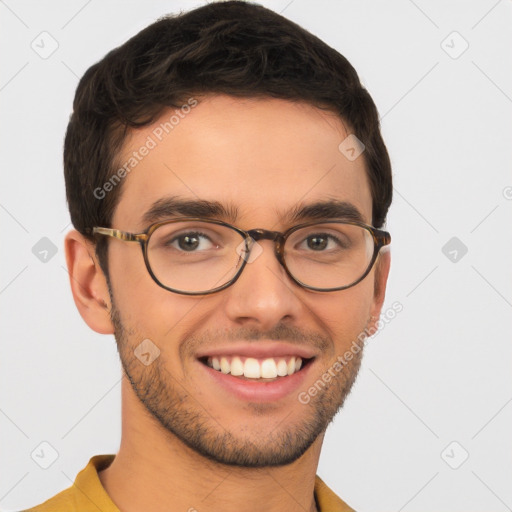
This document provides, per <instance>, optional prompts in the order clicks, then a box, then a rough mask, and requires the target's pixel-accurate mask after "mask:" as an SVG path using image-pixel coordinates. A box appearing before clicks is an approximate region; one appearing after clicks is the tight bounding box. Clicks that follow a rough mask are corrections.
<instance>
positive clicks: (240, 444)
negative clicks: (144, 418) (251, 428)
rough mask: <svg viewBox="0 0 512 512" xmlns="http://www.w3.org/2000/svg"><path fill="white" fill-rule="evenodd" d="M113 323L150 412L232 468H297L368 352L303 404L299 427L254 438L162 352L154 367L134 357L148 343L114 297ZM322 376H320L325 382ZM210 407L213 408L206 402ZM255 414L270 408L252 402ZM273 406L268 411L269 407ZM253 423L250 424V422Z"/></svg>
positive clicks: (197, 449) (133, 380)
mask: <svg viewBox="0 0 512 512" xmlns="http://www.w3.org/2000/svg"><path fill="white" fill-rule="evenodd" d="M111 304H112V309H111V319H112V323H113V325H114V328H115V338H116V342H117V347H118V352H119V356H120V359H121V364H122V366H123V369H124V372H125V374H126V377H127V378H128V380H129V382H130V384H131V387H132V389H133V391H134V393H135V394H136V396H137V397H138V398H139V400H140V401H141V403H142V404H143V406H144V407H145V409H146V410H147V411H148V412H149V413H150V414H151V416H152V417H153V418H154V419H155V420H156V421H157V422H158V423H159V424H160V425H161V427H163V428H164V429H165V430H166V431H167V433H168V434H169V435H171V436H173V437H175V438H177V439H179V440H180V441H181V442H182V443H184V444H185V445H187V446H188V447H189V448H191V449H192V450H194V451H195V452H196V453H198V454H200V455H202V456H203V457H206V458H207V459H209V460H211V461H214V462H216V463H220V464H223V465H228V466H238V467H246V468H263V467H270V466H283V465H287V464H291V463H292V462H294V461H295V460H297V459H298V458H299V457H301V456H302V455H303V454H304V453H305V452H306V451H307V450H308V448H309V447H310V446H311V445H312V444H313V442H314V441H315V440H316V439H317V437H318V436H319V435H320V434H321V433H322V432H324V431H325V430H326V428H327V426H328V425H329V423H330V422H331V421H332V420H333V418H334V416H335V415H336V414H337V412H338V411H339V410H340V409H341V407H342V406H343V403H344V402H345V399H346V397H347V396H348V395H349V393H350V390H351V389H352V386H353V384H354V382H355V380H356V377H357V374H358V371H359V368H360V365H361V360H362V354H363V350H362V347H361V350H360V351H359V352H358V354H355V355H354V357H353V359H352V360H351V361H350V362H348V363H347V364H346V365H344V366H343V370H342V371H340V372H339V373H338V374H337V375H336V377H335V378H333V379H331V380H330V381H329V382H328V383H323V384H324V385H323V386H322V388H321V390H320V391H319V392H318V393H317V394H316V395H315V396H312V397H311V399H310V401H309V403H307V404H302V405H301V406H302V407H303V410H304V413H303V415H302V417H301V418H300V419H299V420H296V421H295V422H294V423H293V424H292V423H290V422H287V421H286V413H285V412H284V414H283V419H282V421H281V422H280V423H279V424H278V426H277V427H274V428H273V429H272V430H271V431H269V432H265V433H264V434H262V433H261V432H251V433H249V434H248V435H244V434H241V433H239V432H232V431H229V430H228V429H226V428H224V427H223V425H221V424H220V423H219V421H217V420H216V419H213V417H212V416H211V415H210V414H209V413H208V412H207V411H208V409H209V408H208V407H204V406H203V405H202V404H200V403H198V400H197V399H196V398H195V397H193V396H192V395H191V394H190V393H189V391H188V390H187V389H186V385H184V384H183V383H180V382H178V380H177V379H176V378H175V377H174V376H173V375H171V373H170V372H169V371H168V369H167V368H166V366H165V357H164V356H163V355H162V354H161V355H160V356H159V357H158V358H156V359H155V360H154V361H153V362H152V363H151V364H150V365H148V366H145V365H144V364H142V363H141V362H140V361H139V360H138V359H137V358H136V357H135V354H134V350H135V348H136V347H137V345H138V344H139V343H140V342H141V340H142V339H144V338H145V337H144V336H140V335H138V333H137V332H136V330H134V329H130V328H127V327H125V326H124V325H123V323H122V321H121V316H120V313H119V311H118V310H117V308H116V307H115V303H114V300H113V297H112V294H111ZM320 377H321V375H319V378H320ZM204 405H207V404H204ZM247 405H248V407H249V408H250V409H251V411H252V413H253V414H257V415H259V416H261V415H264V414H265V413H266V411H267V412H268V410H269V408H272V405H271V404H270V405H269V404H257V403H251V404H247ZM267 406H268V407H267ZM247 424H248V425H250V419H248V421H247Z"/></svg>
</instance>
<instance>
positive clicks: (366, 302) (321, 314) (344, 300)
mask: <svg viewBox="0 0 512 512" xmlns="http://www.w3.org/2000/svg"><path fill="white" fill-rule="evenodd" d="M369 278H370V276H368V277H367V278H366V279H364V280H363V281H362V282H361V283H359V284H357V285H356V286H354V287H352V288H348V289H346V290H341V291H339V292H332V293H325V294H318V295H316V296H312V297H311V299H310V301H309V304H308V305H309V308H310V311H313V312H314V314H315V315H316V317H317V321H318V322H320V323H321V325H322V326H323V328H324V329H326V330H327V331H328V332H329V334H330V336H331V337H332V339H333V341H334V344H335V346H336V351H337V352H339V351H340V350H341V349H342V348H343V347H346V346H349V345H350V344H351V342H352V341H353V340H355V339H357V337H358V336H359V334H360V333H361V332H363V331H364V329H365V327H366V325H367V322H368V319H369V316H370V310H371V305H372V299H373V280H371V279H369Z"/></svg>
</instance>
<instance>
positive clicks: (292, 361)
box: [199, 356, 314, 382]
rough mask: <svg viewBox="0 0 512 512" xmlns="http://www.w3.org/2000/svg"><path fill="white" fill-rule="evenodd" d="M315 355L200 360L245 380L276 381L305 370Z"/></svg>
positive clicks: (207, 358)
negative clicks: (305, 356)
mask: <svg viewBox="0 0 512 512" xmlns="http://www.w3.org/2000/svg"><path fill="white" fill-rule="evenodd" d="M313 359H314V357H311V358H309V359H305V358H301V357H299V356H284V357H283V356H279V357H267V358H254V357H243V356H222V357H201V358H199V361H200V362H201V363H203V364H204V365H206V366H208V367H210V368H213V369H214V370H217V371H219V372H221V373H224V374H226V375H232V376H233V377H238V378H240V379H245V380H253V381H255V380H256V381H262V382H266V381H274V380H277V379H282V378H284V377H289V376H290V375H293V374H294V373H298V372H300V371H301V370H303V369H304V368H305V367H306V366H307V365H308V364H310V363H311V361H312V360H313Z"/></svg>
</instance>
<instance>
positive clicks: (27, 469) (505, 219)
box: [0, 0, 512, 512]
mask: <svg viewBox="0 0 512 512" xmlns="http://www.w3.org/2000/svg"><path fill="white" fill-rule="evenodd" d="M261 3H263V4H264V5H266V6H269V7H271V8H272V9H274V10H275V11H277V12H282V13H283V15H285V16H287V17H288V18H290V19H292V20H293V21H296V22H297V23H299V24H300V25H302V26H303V27H305V28H307V29H308V30H310V31H311V32H313V33H314V34H316V35H318V36H319V37H320V38H322V39H324V40H325V41H326V42H327V43H328V44H330V45H331V46H333V47H334V48H336V49H337V50H338V51H340V53H342V54H343V55H345V56H346V57H347V58H348V59H349V60H350V62H351V63H352V64H353V65H354V67H355V68H356V69H357V71H358V72H359V74H360V76H361V79H362V81H363V83H364V84H365V85H366V87H367V88H368V90H369V91H370V94H371V95H372V96H373V98H374V100H375V102H376V104H377V106H378V109H379V112H380V114H381V118H382V130H383V135H384V138H385V141H386V144H387V146H388V149H389V152H390V154H391V158H392V163H393V172H394V186H395V196H394V202H393V205H392V207H391V210H390V213H389V218H388V225H387V227H388V229H389V231H390V232H391V233H392V237H393V242H392V271H391V274H390V277H389V285H388V295H387V300H386V305H385V307H384V309H386V308H388V307H390V306H391V304H392V303H393V302H395V301H399V302H400V303H401V304H402V305H403V311H402V312H401V313H399V314H398V315H397V316H396V318H394V319H393V320H392V321H391V322H390V323H389V324H387V325H386V327H385V328H384V329H383V330H382V331H381V332H380V333H379V334H377V336H376V337H375V338H374V339H372V340H371V341H370V342H369V343H368V345H367V349H366V355H365V358H364V362H363V368H362V370H361V373H360V376H359V378H358V380H357V382H356V384H355V386H354V388H353V391H352V394H351V395H350V397H349V398H348V400H347V402H346V405H345V407H344V409H343V410H342V411H341V413H340V414H339V415H338V416H337V417H336V420H335V422H334V424H333V425H331V426H330V427H329V429H328V433H327V436H326V440H325V444H324V449H323V454H322V457H321V460H320V466H319V469H318V474H319V475H320V476H321V477H322V478H323V479H324V480H325V481H326V483H327V484H328V485H329V486H330V487H331V488H332V489H333V490H334V491H335V492H336V493H338V494H339V495H340V496H341V497H342V498H343V499H344V500H345V501H347V502H348V503H349V504H350V505H351V506H352V507H354V508H355V509H357V510H358V511H368V512H370V511H379V512H382V511H397V512H398V511H407V512H413V511H424V510H437V511H465V512H471V511H485V512H491V511H496V512H501V511H506V510H512V485H511V482H512V459H511V453H512V450H511V449H512V440H511V435H510V434H511V432H512V428H511V427H512V403H511V402H512V386H511V383H512V372H511V353H512V347H511V343H510V341H511V338H510V334H511V333H510V331H511V310H512V291H511V286H510V285H511V283H512V265H511V262H512V243H511V234H510V233H511V229H510V220H511V216H510V213H511V209H512V201H511V198H512V176H511V174H510V166H511V161H512V158H511V157H512V154H511V153H512V57H511V50H512V30H511V27H512V2H511V1H509V0H501V1H496V0H485V1H483V0H482V1H472V2H467V1H462V0H461V1H453V0H452V1H441V0H436V1H430V2H427V1H426V0H416V1H415V2H413V1H412V0H391V1H387V2H380V1H377V0H372V1H368V2H357V1H355V0H351V1H349V0H347V1H340V2H334V1H323V2H320V1H315V2H307V1H306V0H292V1H291V2H290V1H289V0H283V1H275V2H271V1H265V2H261ZM199 4H200V3H199V2H184V1H181V2H177V1H166V2H163V1H148V2H133V1H132V2H127V1H124V2H121V1H99V0H92V1H91V0H90V1H88V2H87V1H86V0H73V1H69V0H68V1H60V2H57V1H53V2H36V1H32V2H26V1H15V0H5V1H1V2H0V23H1V28H0V43H1V50H0V51H1V65H0V102H1V104H0V108H1V124H0V130H1V132H0V144H1V153H0V158H1V160H0V162H1V172H2V186H1V188H0V222H1V233H2V243H1V244H0V251H1V263H2V264H1V266H0V307H1V343H2V344H1V357H0V364H1V368H0V379H1V382H0V384H1V386H0V390H1V391H0V392H1V402H0V428H1V433H2V435H1V437H0V443H1V450H0V459H1V472H0V507H1V508H2V509H3V510H6V511H8V510H19V509H22V508H24V507H28V506H30V505H34V504H36V503H39V502H41V501H43V500H45V499H47V498H49V497H50V496H53V495H54V494H55V493H57V492H58V491H60V490H62V489H64V488H66V487H68V486H69V485H71V483H72V481H73V480H74V478H75V476H76V474H77V472H78V471H79V470H80V469H82V468H83V467H84V466H85V464H86V463H87V461H88V460H89V458H90V457H91V456H92V455H94V454H100V453H115V452H116V451H117V449H118V447H119V441H120V375H121V373H120V364H119V362H118V357H117V352H116V348H115V340H114V338H113V336H101V335H98V334H96V333H94V332H92V331H91V330H90V329H89V328H88V327H87V326H86V325H85V324H84V322H83V321H82V319H81V318H80V316H79V314H78V312H77V311H76V309H75V306H74V303H73V300H72V296H71V293H70V290H69V284H68V275H67V273H66V270H65V259H64V253H63V237H64V234H65V232H66V231H67V230H69V229H70V226H69V215H68V212H67V207H66V202H65V192H64V180H63V171H62V144H63V136H64V132H65V128H66V125H67V121H68V117H69V114H70V112H71V105H72V99H73V95H74V90H75V88H76V85H77V82H78V79H79V77H80V76H82V74H83V73H84V72H85V70H86V69H87V68H88V67H89V66H90V65H91V64H93V63H94V62H96V61H97V60H99V59H100V58H101V57H103V55H104V54H105V53H106V52H107V51H109V50H110V49H111V48H113V47H115V46H117V45H119V44H121V43H123V42H124V41H125V40H126V39H127V38H128V37H130V36H132V35H134V34H135V33H136V32H138V31H139V30H140V29H142V28H143V27H145V26H146V25H148V24H149V23H151V22H152V21H154V20H155V19H156V18H157V17H159V16H161V15H164V14H166V13H169V12H174V13H175V12H178V11H179V10H180V9H189V8H192V7H194V6H197V5H199ZM43 31H47V32H48V33H49V34H51V37H52V38H54V39H55V40H56V41H57V42H58V45H59V46H58V48H57V50H56V51H55V52H54V53H53V54H52V55H51V56H50V57H48V58H47V59H42V58H41V57H40V56H39V55H38V54H37V53H36V52H35V51H34V50H33V49H32V48H31V43H32V41H34V40H35V41H36V43H37V41H40V39H38V36H39V34H40V33H41V32H43ZM454 31H456V32H458V33H459V34H460V36H458V35H456V34H455V35H454V34H452V33H453V32H454ZM44 37H48V36H44ZM462 38H463V39H462ZM464 40H465V41H467V43H468V44H469V47H468V49H467V50H466V51H465V52H464V53H462V54H461V55H460V56H458V58H453V56H456V55H457V54H458V53H459V52H460V51H461V50H462V49H463V48H464ZM443 41H445V42H444V43H442V42H443ZM50 43H51V40H50V39H47V40H46V45H45V47H46V48H47V49H48V48H50ZM39 44H41V43H39ZM445 50H446V51H445ZM447 51H448V52H451V54H452V56H450V55H449V54H448V53H447ZM43 237H47V238H49V239H50V240H51V241H52V242H53V244H55V246H56V248H57V253H56V255H55V256H54V257H52V258H50V259H49V261H47V262H46V263H43V262H41V261H40V260H39V259H38V258H37V257H36V256H35V255H34V254H33V252H32V247H33V246H34V245H35V244H36V243H37V242H38V241H39V240H40V239H41V238H43ZM452 237H457V239H458V240H459V241H456V244H458V247H456V246H453V247H452V246H448V248H447V249H445V252H446V253H447V254H448V256H449V257H447V256H445V254H444V253H443V251H442V248H443V247H444V246H445V244H446V243H447V242H448V241H449V240H450V239H451V238H452ZM461 244H464V245H465V246H466V247H467V249H468V251H467V254H465V255H463V256H462V251H461V249H460V248H461V247H462V245H461ZM454 250H455V251H457V252H456V253H454V252H453V251H454ZM450 251H451V253H450ZM450 258H452V259H453V258H456V261H455V262H454V261H451V259H450ZM43 441H46V442H48V443H50V445H51V446H53V447H54V449H55V450H56V451H57V452H58V454H59V456H58V458H57V460H56V461H55V462H54V463H53V464H52V465H51V466H50V467H49V468H48V469H42V468H41V467H39V466H38V465H37V464H36V463H35V462H34V460H33V459H32V458H31V453H32V452H33V450H34V449H36V448H37V447H38V446H39V445H40V443H41V442H43ZM453 441H456V443H458V444H455V445H451V447H450V448H448V450H447V451H446V452H444V453H445V455H444V458H443V457H442V456H441V453H442V452H443V451H444V450H445V448H446V447H447V446H448V445H450V443H452V442H453ZM465 452H467V453H468V455H469V458H468V459H467V460H466V461H465V462H464V463H463V464H462V465H461V466H460V467H459V468H458V469H452V468H451V467H450V466H449V465H448V464H447V461H448V462H450V463H451V464H452V465H457V464H458V463H459V462H460V460H462V457H463V456H464V455H465ZM47 453H48V451H47Z"/></svg>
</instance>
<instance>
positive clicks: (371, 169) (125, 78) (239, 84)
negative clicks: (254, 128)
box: [64, 1, 392, 278]
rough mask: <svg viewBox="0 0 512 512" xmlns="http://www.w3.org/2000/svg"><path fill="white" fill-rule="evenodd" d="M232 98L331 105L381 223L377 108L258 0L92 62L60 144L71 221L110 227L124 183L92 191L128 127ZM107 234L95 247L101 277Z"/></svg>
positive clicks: (383, 166) (182, 20)
mask: <svg viewBox="0 0 512 512" xmlns="http://www.w3.org/2000/svg"><path fill="white" fill-rule="evenodd" d="M212 93H213V94H215V93H219V94H229V95H232V96H237V97H273V98H281V99H288V100H292V101H293V100H295V101H305V102H308V103H310V104H312V105H314V106H317V107H319V108H324V109H328V110H330V111H332V112H334V113H336V114H337V115H339V116H340V118H341V119H342V120H343V122H344V123H346V124H348V126H349V127H350V128H351V130H352V131H353V133H354V134H355V135H356V137H357V138H358V139H360V140H361V141H362V142H363V143H364V145H365V152H364V158H365V163H366V168H367V172H368V178H369V182H370V189H371V194H372V202H373V205H372V206H373V218H372V223H373V225H374V226H375V227H381V226H382V225H383V224H384V222H385V219H386V215H387V211H388V208H389V206H390V204H391V198H392V177H391V163H390V159H389V156H388V152H387V150H386V146H385V144H384V141H383V140H382V136H381V134H380V123H379V116H378V112H377V109H376V107H375V104H374V102H373V100H372V98H371V97H370V95H369V93H368V92H367V91H366V89H365V88H364V87H363V86H362V85H361V82H360V80H359V77H358V75H357V73H356V71H355V69H354V68H353V67H352V65H351V64H350V63H349V62H348V60H347V59H346V58H345V57H343V56H342V55H341V54H340V53H338V52H337V51H336V50H334V49H333V48H331V47H330V46H328V45H327V44H325V43H324V42H323V41H321V40H320V39H319V38H317V37H316V36H314V35H312V34H310V33H309V32H308V31H306V30H304V29H303V28H302V27H300V26H299V25H297V24H295V23H293V22H292V21H290V20H288V19H286V18H284V17H283V16H281V15H279V14H277V13H275V12H273V11H272V10H270V9H267V8H265V7H262V6H260V5H257V4H252V3H249V2H244V1H228V2H218V3H217V2H216V3H211V4H208V5H205V6H202V7H199V8H197V9H194V10H191V11H188V12H186V13H183V14H179V15H169V16H166V17H164V18H162V19H159V20H158V21H156V22H155V23H153V24H151V25H150V26H148V27H147V28H145V29H144V30H142V31H141V32H139V33H138V34H137V35H135V36H134V37H132V38H131V39H130V40H128V41H127V42H126V43H124V44H123V45H122V46H119V47H118V48H115V49H114V50H112V51H111V52H109V53H108V54H107V55H106V56H105V57H104V58H103V59H102V60H101V61H99V62H98V63H96V64H94V65H93V66H91V67H90V68H89V69H88V70H87V72H86V73H85V74H84V76H83V77H82V79H81V80H80V83H79V84H78V87H77V90H76V95H75V99H74V103H73V114H72V116H71V118H70V121H69V125H68V128H67V133H66V138H65V143H64V174H65V180H66V195H67V200H68V205H69V210H70V215H71V221H72V223H73V225H74V227H75V228H76V229H77V230H78V231H79V232H80V233H82V234H83V235H85V236H87V237H88V238H89V239H90V240H91V241H94V242H96V240H95V239H94V237H92V236H91V235H89V234H88V233H87V232H88V230H89V229H90V228H92V227H94V226H104V227H110V223H111V220H112V216H113V214H114V210H115V208H116V206H117V203H118V201H119V197H120V192H121V188H122V184H119V185H118V186H116V187H114V188H113V189H112V190H111V191H110V192H109V193H108V194H105V195H104V197H101V198H98V197H97V194H95V193H94V191H95V190H97V189H98V187H102V186H103V185H104V184H105V183H106V182H107V181H108V180H109V179H111V178H112V176H113V174H114V172H115V171H116V168H117V166H118V165H119V162H118V161H117V160H118V153H119V151H120V149H121V148H122V145H123V142H124V140H125V138H126V136H127V134H128V131H129V130H130V129H131V128H135V127H142V126H145V125H148V124H150V123H152V122H153V121H154V120H156V119H157V118H158V116H159V115H160V114H161V113H162V112H163V111H164V110H166V109H168V108H169V107H175V108H179V107H181V106H182V105H183V104H184V103H186V101H187V98H190V97H192V96H194V95H198V96H200V95H205V94H212ZM106 244H107V242H106V237H101V239H100V240H98V241H97V244H96V253H97V255H98V259H99V261H100V265H101V267H102V269H103V271H104V272H105V274H106V275H107V278H108V265H107V254H106V252H107V251H106V247H107V245H106Z"/></svg>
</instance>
